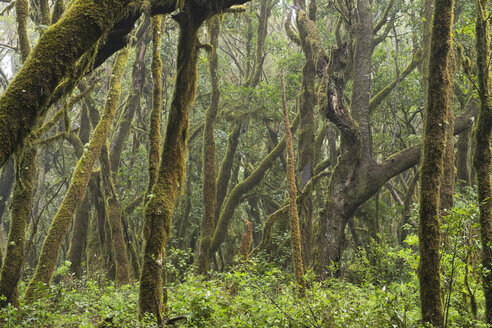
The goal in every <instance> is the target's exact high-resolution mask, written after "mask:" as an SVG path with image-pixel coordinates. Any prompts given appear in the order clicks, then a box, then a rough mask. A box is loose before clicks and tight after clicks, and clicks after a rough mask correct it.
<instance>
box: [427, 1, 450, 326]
mask: <svg viewBox="0 0 492 328" xmlns="http://www.w3.org/2000/svg"><path fill="white" fill-rule="evenodd" d="M453 5H454V1H448V0H436V1H435V4H434V20H433V23H432V37H431V46H430V59H429V79H428V81H427V84H428V87H427V103H426V118H425V123H424V136H423V146H422V148H423V149H422V164H421V173H420V209H419V219H420V222H419V241H420V245H419V246H420V247H419V249H420V264H419V284H420V306H421V312H422V320H423V321H424V323H429V324H432V325H433V326H434V327H443V325H444V318H443V309H442V301H441V276H440V263H439V261H440V257H439V251H440V222H439V221H440V220H439V209H440V207H439V193H440V186H441V179H442V177H443V170H444V169H443V165H444V163H443V162H444V154H445V149H446V128H447V127H446V126H447V122H446V120H447V118H448V111H449V110H452V108H450V107H449V106H450V100H449V95H450V91H449V89H450V88H451V87H452V84H451V76H450V75H449V56H450V51H451V42H452V40H451V29H452V27H453Z"/></svg>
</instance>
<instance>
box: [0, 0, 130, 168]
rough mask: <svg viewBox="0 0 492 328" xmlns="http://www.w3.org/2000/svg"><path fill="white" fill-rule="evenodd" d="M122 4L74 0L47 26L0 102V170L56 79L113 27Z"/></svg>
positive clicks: (40, 110)
mask: <svg viewBox="0 0 492 328" xmlns="http://www.w3.org/2000/svg"><path fill="white" fill-rule="evenodd" d="M128 3H129V1H128V0H102V1H99V0H98V1H96V0H78V1H75V2H74V3H73V4H72V5H71V6H70V8H69V9H68V10H67V11H66V13H65V14H64V15H63V17H62V18H61V19H60V20H59V21H58V22H57V23H56V24H54V25H52V26H50V27H49V28H48V29H47V30H46V31H45V33H44V34H43V35H42V36H41V38H40V40H39V42H38V44H37V45H36V47H35V48H34V49H33V50H32V53H31V54H30V55H29V57H28V58H27V59H26V61H25V63H24V65H23V66H22V68H21V69H20V70H19V72H18V73H17V75H16V76H15V77H14V79H13V80H12V82H11V83H10V84H9V86H8V87H7V89H6V90H5V92H4V93H3V95H2V97H1V98H0V165H3V164H4V163H5V161H6V160H7V159H8V158H9V157H10V155H11V154H12V153H13V152H14V150H15V149H18V148H19V147H20V146H21V145H22V143H23V141H24V139H25V138H26V137H27V136H28V135H29V134H30V132H31V131H32V129H33V128H34V126H35V123H36V122H37V121H38V120H39V118H40V117H42V116H43V114H44V113H45V111H46V109H47V107H48V105H49V104H50V102H51V101H52V100H53V99H52V96H53V94H54V93H55V89H56V88H57V87H58V85H59V84H60V82H62V79H64V78H66V77H67V76H68V75H69V74H71V73H72V71H73V69H74V67H75V66H76V64H77V61H78V59H79V58H80V57H82V55H84V54H85V53H86V52H87V51H88V50H90V49H91V48H93V46H94V45H95V44H96V42H97V41H98V40H99V38H100V37H101V36H102V35H103V34H104V33H106V32H107V31H108V30H109V29H110V28H111V27H112V25H113V23H114V21H115V19H116V18H117V17H118V16H119V15H120V14H121V13H122V11H123V9H124V8H125V7H126V5H127V4H128Z"/></svg>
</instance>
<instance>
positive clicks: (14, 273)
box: [0, 145, 37, 307]
mask: <svg viewBox="0 0 492 328" xmlns="http://www.w3.org/2000/svg"><path fill="white" fill-rule="evenodd" d="M36 153H37V151H36V147H32V146H30V145H28V146H26V147H24V148H23V149H22V150H21V151H19V152H16V154H15V187H14V193H13V196H12V205H11V206H12V209H11V212H10V229H9V235H8V243H7V252H6V254H5V259H4V261H3V265H2V270H1V275H0V295H3V296H5V297H6V299H5V300H2V301H1V302H0V306H2V307H3V306H5V305H7V304H8V303H11V304H18V300H17V293H16V292H15V291H16V288H17V283H18V281H19V279H20V276H21V271H22V267H23V264H24V251H25V250H24V248H25V238H26V225H27V222H28V221H29V218H30V215H31V200H32V194H33V185H34V177H35V175H36Z"/></svg>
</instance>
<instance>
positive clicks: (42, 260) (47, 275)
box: [25, 48, 129, 300]
mask: <svg viewBox="0 0 492 328" xmlns="http://www.w3.org/2000/svg"><path fill="white" fill-rule="evenodd" d="M128 54H129V49H128V48H124V49H122V50H121V51H120V52H119V53H118V56H117V57H116V61H115V64H114V66H113V70H112V73H111V79H110V88H109V91H108V95H107V99H106V103H105V106H104V114H103V117H102V118H101V120H100V121H99V123H98V124H97V126H96V128H95V129H94V133H93V135H92V138H91V139H90V141H89V144H88V145H87V147H86V148H85V149H84V153H83V155H82V157H81V158H80V159H79V160H78V162H77V165H76V166H75V169H74V171H73V174H72V180H71V182H70V185H69V187H68V190H67V193H66V194H65V196H64V198H63V201H62V203H61V205H60V208H59V209H58V211H57V213H56V215H55V217H54V219H53V221H52V222H51V225H50V228H49V231H48V234H47V236H46V239H45V240H44V242H43V246H42V248H41V254H40V256H39V263H38V265H37V267H36V271H35V273H34V276H33V278H32V279H31V281H30V283H29V285H28V287H27V290H26V294H25V298H26V299H27V300H32V299H33V298H34V297H35V295H36V294H37V291H36V289H37V286H39V283H44V284H49V283H50V281H51V278H52V276H53V273H54V270H55V266H56V262H57V259H58V252H59V249H60V246H61V245H62V243H63V240H64V238H65V235H66V233H67V231H68V228H69V227H70V224H71V222H72V219H73V215H74V212H75V209H76V207H77V206H78V205H79V203H80V202H81V201H82V198H83V197H84V195H85V192H86V189H87V184H88V183H89V178H90V176H91V173H92V168H93V166H94V163H95V161H96V159H97V158H98V157H99V154H100V152H101V148H102V146H103V144H104V143H105V141H106V138H107V136H108V133H109V129H110V127H111V124H112V121H113V118H114V116H115V113H116V109H117V107H118V100H119V98H120V93H121V80H122V78H123V73H124V71H125V67H126V62H127V61H128Z"/></svg>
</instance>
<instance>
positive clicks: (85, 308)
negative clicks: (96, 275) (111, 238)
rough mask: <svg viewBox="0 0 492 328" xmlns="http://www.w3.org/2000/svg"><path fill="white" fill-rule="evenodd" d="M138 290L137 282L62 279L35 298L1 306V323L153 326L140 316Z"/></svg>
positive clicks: (5, 325) (9, 324)
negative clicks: (16, 305)
mask: <svg viewBox="0 0 492 328" xmlns="http://www.w3.org/2000/svg"><path fill="white" fill-rule="evenodd" d="M136 291H137V287H136V286H135V285H125V286H122V287H119V288H116V286H115V285H114V283H109V282H107V281H95V280H80V281H76V280H68V281H64V282H60V283H58V284H56V285H52V286H51V287H49V289H48V292H46V293H45V294H44V295H43V296H42V298H40V299H38V300H36V301H35V302H31V303H29V304H26V303H24V302H21V304H20V307H19V308H15V307H13V306H12V305H10V304H9V305H8V306H7V307H6V308H3V309H1V310H0V326H3V327H9V328H10V327H12V328H13V327H81V328H83V327H87V328H88V327H94V326H96V325H97V324H98V323H100V322H101V321H103V320H105V321H111V322H112V323H113V325H114V326H115V327H150V326H151V321H150V320H148V319H147V320H145V321H140V320H139V317H138V311H137V310H136V304H137V299H138V294H137V292H136Z"/></svg>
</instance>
